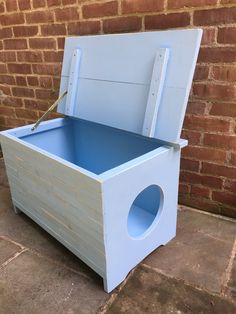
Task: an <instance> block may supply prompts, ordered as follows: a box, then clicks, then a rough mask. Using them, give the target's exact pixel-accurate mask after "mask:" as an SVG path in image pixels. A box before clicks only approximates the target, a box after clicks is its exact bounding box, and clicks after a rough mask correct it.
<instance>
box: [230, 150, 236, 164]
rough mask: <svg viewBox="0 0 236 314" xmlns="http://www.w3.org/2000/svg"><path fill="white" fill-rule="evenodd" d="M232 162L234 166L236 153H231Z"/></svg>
mask: <svg viewBox="0 0 236 314" xmlns="http://www.w3.org/2000/svg"><path fill="white" fill-rule="evenodd" d="M230 163H231V164H232V165H234V166H236V153H234V152H232V153H231V158H230Z"/></svg>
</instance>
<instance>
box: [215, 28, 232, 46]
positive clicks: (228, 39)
mask: <svg viewBox="0 0 236 314" xmlns="http://www.w3.org/2000/svg"><path fill="white" fill-rule="evenodd" d="M217 41H218V43H221V44H222V43H223V44H235V43H236V27H224V28H219V30H218V37H217Z"/></svg>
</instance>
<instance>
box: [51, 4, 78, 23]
mask: <svg viewBox="0 0 236 314" xmlns="http://www.w3.org/2000/svg"><path fill="white" fill-rule="evenodd" d="M55 15H56V20H57V21H72V20H78V19H79V13H78V11H77V8H76V7H75V8H63V9H56V10H55Z"/></svg>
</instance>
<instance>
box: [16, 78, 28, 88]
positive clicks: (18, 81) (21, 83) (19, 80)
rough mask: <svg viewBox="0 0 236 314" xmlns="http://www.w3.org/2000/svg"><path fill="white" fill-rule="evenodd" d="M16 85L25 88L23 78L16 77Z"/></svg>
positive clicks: (24, 79)
mask: <svg viewBox="0 0 236 314" xmlns="http://www.w3.org/2000/svg"><path fill="white" fill-rule="evenodd" d="M16 85H18V86H27V81H26V78H25V77H24V76H16Z"/></svg>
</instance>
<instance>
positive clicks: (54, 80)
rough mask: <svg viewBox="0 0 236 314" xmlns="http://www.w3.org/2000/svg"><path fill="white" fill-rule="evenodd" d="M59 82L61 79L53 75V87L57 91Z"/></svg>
mask: <svg viewBox="0 0 236 314" xmlns="http://www.w3.org/2000/svg"><path fill="white" fill-rule="evenodd" d="M60 83H61V79H60V78H56V77H53V89H54V90H58V91H59V88H60Z"/></svg>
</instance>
